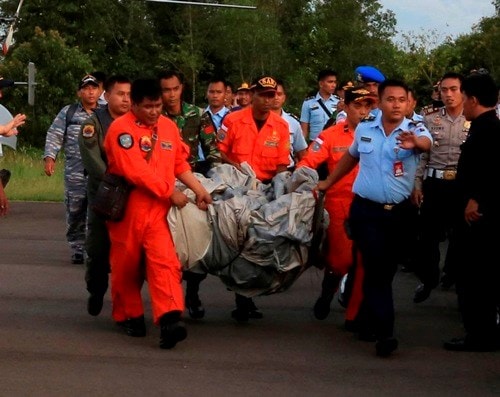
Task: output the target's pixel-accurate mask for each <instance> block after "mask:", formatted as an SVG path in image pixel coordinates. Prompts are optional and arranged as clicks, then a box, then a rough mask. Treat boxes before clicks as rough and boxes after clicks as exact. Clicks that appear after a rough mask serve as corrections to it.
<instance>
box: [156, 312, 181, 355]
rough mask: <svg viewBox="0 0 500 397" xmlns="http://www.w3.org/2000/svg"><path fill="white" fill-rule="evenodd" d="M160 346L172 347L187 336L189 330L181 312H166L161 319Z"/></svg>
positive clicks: (164, 347) (163, 347)
mask: <svg viewBox="0 0 500 397" xmlns="http://www.w3.org/2000/svg"><path fill="white" fill-rule="evenodd" d="M160 328H161V334H160V348H162V349H172V348H173V347H175V345H176V344H177V342H180V341H183V340H184V339H186V337H187V330H186V326H185V325H184V323H183V322H182V321H181V312H180V311H172V312H168V313H165V314H164V315H163V316H162V317H161V319H160Z"/></svg>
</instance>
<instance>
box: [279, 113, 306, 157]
mask: <svg viewBox="0 0 500 397" xmlns="http://www.w3.org/2000/svg"><path fill="white" fill-rule="evenodd" d="M281 117H282V118H283V119H285V121H286V122H287V123H288V130H289V131H290V165H289V167H293V166H294V165H295V161H294V160H293V154H294V153H295V152H300V151H301V150H305V149H307V142H306V139H305V138H304V134H303V133H302V128H300V123H299V122H298V121H297V120H296V119H295V118H294V117H293V116H291V115H290V114H289V113H287V112H285V111H284V110H282V111H281Z"/></svg>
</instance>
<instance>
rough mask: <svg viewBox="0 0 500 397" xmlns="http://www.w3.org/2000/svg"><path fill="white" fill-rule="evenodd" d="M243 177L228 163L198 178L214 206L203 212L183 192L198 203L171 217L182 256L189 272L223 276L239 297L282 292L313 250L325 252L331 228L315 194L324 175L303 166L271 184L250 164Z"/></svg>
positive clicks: (176, 244) (183, 263)
mask: <svg viewBox="0 0 500 397" xmlns="http://www.w3.org/2000/svg"><path fill="white" fill-rule="evenodd" d="M243 171H244V172H241V171H239V170H237V169H236V168H235V167H233V166H230V165H228V164H223V165H220V166H218V167H215V168H213V169H212V170H210V172H209V174H208V175H209V178H204V177H203V176H201V175H199V174H196V175H197V177H198V179H199V180H200V182H201V183H202V184H203V185H204V186H205V188H206V189H207V190H208V191H209V192H210V193H211V195H212V198H213V204H211V205H210V206H209V210H208V211H201V210H199V209H198V208H197V207H196V205H195V204H194V197H195V196H194V194H193V192H191V191H190V190H189V189H186V190H184V192H185V193H186V194H187V195H188V197H190V198H192V199H193V202H190V203H189V204H188V205H187V206H186V207H184V208H182V209H177V208H175V207H172V209H171V210H170V212H169V214H168V217H167V219H168V222H169V225H170V229H171V231H172V237H173V239H174V243H175V246H176V250H177V253H178V255H179V259H180V261H181V263H182V265H183V267H184V269H189V270H193V271H207V272H209V273H211V274H213V275H216V276H218V277H219V278H220V279H221V281H222V282H223V283H224V284H225V285H226V286H227V287H228V288H229V289H231V290H233V291H235V292H238V293H239V294H242V295H245V296H255V295H268V294H272V293H276V292H281V291H284V290H286V289H288V288H289V287H290V286H291V285H292V284H293V283H294V281H295V280H296V279H297V278H298V277H299V276H300V274H302V272H303V271H304V270H305V269H306V268H308V267H309V261H308V258H309V250H310V249H311V245H312V244H314V245H315V247H314V250H315V251H319V249H320V247H321V243H322V240H323V238H322V236H323V235H324V231H325V230H326V227H327V226H328V213H327V212H326V211H325V210H324V209H323V206H322V196H320V197H319V198H318V197H317V195H316V193H315V192H313V188H314V187H315V186H316V184H317V183H318V175H317V173H316V171H315V170H313V169H310V168H307V167H302V168H299V169H297V170H296V171H294V172H293V173H290V172H283V173H280V174H278V175H276V176H275V177H274V178H273V180H272V181H271V183H269V184H264V183H261V182H260V181H258V180H257V179H255V174H254V173H253V171H252V170H251V168H250V167H248V166H247V165H245V164H244V165H243ZM178 187H179V188H180V189H181V190H182V189H184V186H183V185H180V186H178ZM318 211H319V213H318ZM315 214H316V216H315ZM318 237H319V238H318Z"/></svg>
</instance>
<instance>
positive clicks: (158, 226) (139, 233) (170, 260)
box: [104, 79, 211, 349]
mask: <svg viewBox="0 0 500 397" xmlns="http://www.w3.org/2000/svg"><path fill="white" fill-rule="evenodd" d="M161 93H162V91H161V86H160V83H159V81H158V80H155V79H137V80H135V81H134V82H133V83H132V87H131V102H132V107H131V110H130V111H129V112H128V113H126V114H125V115H123V116H121V117H119V118H117V119H116V120H115V121H114V122H113V123H112V124H111V125H110V127H109V130H108V133H107V135H106V138H105V141H104V149H105V152H106V155H107V158H108V169H107V172H109V173H112V174H117V175H121V176H122V177H124V178H125V179H126V180H127V182H128V183H129V184H130V185H131V186H132V190H131V193H130V197H129V200H128V203H127V207H126V210H125V216H124V218H123V219H122V220H121V221H119V222H110V221H108V222H107V227H108V231H109V236H110V240H111V251H110V264H111V296H112V301H113V319H114V320H115V321H116V322H117V323H118V324H120V325H122V326H123V327H124V329H125V331H126V333H127V334H128V335H130V336H144V335H145V334H146V326H145V322H144V307H143V302H142V298H141V288H142V285H143V281H144V279H146V280H147V282H148V287H149V294H150V297H151V306H152V310H153V321H154V323H155V325H160V327H161V337H160V347H161V348H164V349H170V348H172V347H174V346H175V345H176V343H177V342H179V341H181V340H183V339H185V338H186V336H187V331H186V328H185V326H184V324H183V323H182V321H181V314H182V312H183V310H184V298H183V290H182V285H181V265H180V262H179V260H178V258H177V254H176V252H175V248H174V244H173V241H172V236H171V234H170V230H169V228H168V224H167V221H166V215H167V212H168V210H169V208H170V205H171V203H170V199H169V197H170V195H171V194H172V192H173V190H174V185H175V178H176V177H177V178H178V179H179V180H180V181H181V182H183V183H184V184H185V185H186V186H187V187H189V188H190V189H191V190H193V192H194V193H195V194H196V202H197V205H198V207H199V208H201V209H206V208H207V204H208V203H210V202H211V196H210V195H209V193H208V192H207V191H206V190H205V188H203V186H202V185H201V184H200V182H199V181H198V180H197V179H196V177H195V176H194V175H193V173H192V172H191V167H190V165H189V163H188V162H187V155H188V149H187V146H186V145H185V144H184V143H183V142H182V141H181V138H180V134H179V132H178V129H177V126H176V125H175V123H174V122H173V121H171V120H169V119H168V118H167V117H165V116H163V115H161V113H162V99H161Z"/></svg>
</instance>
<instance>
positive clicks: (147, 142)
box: [139, 135, 153, 152]
mask: <svg viewBox="0 0 500 397" xmlns="http://www.w3.org/2000/svg"><path fill="white" fill-rule="evenodd" d="M152 147H153V143H152V141H151V137H149V136H147V135H144V136H141V139H139V148H140V149H141V150H142V151H143V152H150V151H151V148H152Z"/></svg>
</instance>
